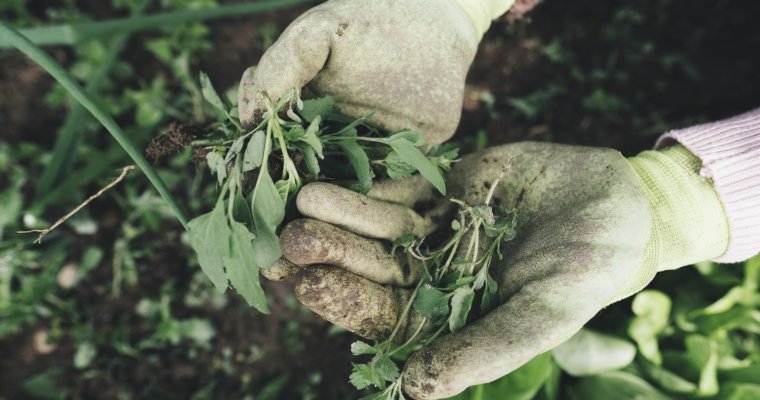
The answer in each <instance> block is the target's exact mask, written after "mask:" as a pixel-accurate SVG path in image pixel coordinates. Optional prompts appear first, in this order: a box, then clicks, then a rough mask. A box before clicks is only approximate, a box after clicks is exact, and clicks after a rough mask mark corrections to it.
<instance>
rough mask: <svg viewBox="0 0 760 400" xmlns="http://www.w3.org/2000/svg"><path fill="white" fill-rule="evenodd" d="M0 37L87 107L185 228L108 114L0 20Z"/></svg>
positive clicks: (164, 189) (168, 198) (158, 179)
mask: <svg viewBox="0 0 760 400" xmlns="http://www.w3.org/2000/svg"><path fill="white" fill-rule="evenodd" d="M0 37H2V38H3V39H4V40H6V41H8V42H9V43H10V44H11V45H13V47H15V48H17V49H18V50H19V51H21V52H22V53H24V54H26V55H27V56H28V57H29V58H31V59H32V60H33V61H34V62H36V63H37V64H39V65H40V66H41V67H42V68H43V69H44V70H45V71H47V73H49V74H50V75H52V76H53V78H55V80H57V81H58V83H60V84H61V86H63V87H64V88H65V89H66V90H67V91H68V92H69V94H71V96H72V97H74V98H75V99H76V100H77V101H78V102H79V103H80V104H82V106H84V108H86V109H87V110H88V111H89V112H90V113H91V114H92V115H93V116H94V117H95V118H96V119H97V120H98V122H100V123H101V124H102V125H103V126H104V127H105V128H106V129H107V130H108V132H109V133H110V134H111V136H113V138H114V139H115V140H116V142H117V143H119V145H120V146H121V147H122V148H123V149H124V151H125V152H126V153H127V154H128V155H129V157H130V158H132V160H133V161H134V162H135V164H137V166H138V167H139V168H140V169H141V170H142V171H143V173H144V174H145V176H146V177H147V178H148V180H149V181H150V183H151V184H153V186H154V187H155V188H156V190H157V191H158V193H159V194H160V195H161V197H162V198H163V199H164V201H165V202H166V204H167V205H168V206H169V208H171V210H172V211H173V212H174V215H175V216H176V217H177V219H178V220H179V221H180V222H181V223H182V226H184V227H185V229H187V218H185V216H184V214H183V213H182V211H181V210H180V208H179V206H178V205H177V203H176V202H175V201H174V198H173V197H172V195H171V193H170V192H169V189H168V188H167V187H166V184H165V183H164V181H163V180H161V177H160V176H158V174H157V173H156V171H155V170H154V169H153V167H152V166H151V165H150V163H148V160H146V159H145V157H143V155H142V153H141V152H140V151H139V150H137V149H136V148H135V147H134V146H133V145H132V143H130V142H129V140H127V137H126V135H125V134H124V132H123V131H122V130H121V128H119V125H117V124H116V121H114V120H113V118H111V116H110V115H108V114H107V113H105V112H104V111H103V110H101V109H100V107H98V106H97V104H95V102H94V101H93V100H92V98H90V96H89V95H87V93H85V92H84V90H82V87H81V86H79V84H77V83H76V82H75V81H74V79H73V78H72V77H71V76H69V74H68V73H67V72H66V70H64V69H63V67H61V65H60V64H58V63H57V62H56V61H55V60H53V58H51V57H50V56H49V55H48V54H47V53H45V52H44V51H42V49H40V48H39V47H37V46H36V45H35V44H34V43H32V42H30V41H29V40H28V39H27V38H25V37H24V36H22V35H21V34H20V33H18V32H17V31H16V30H15V29H13V28H11V27H9V26H8V25H6V24H5V23H4V22H2V21H0Z"/></svg>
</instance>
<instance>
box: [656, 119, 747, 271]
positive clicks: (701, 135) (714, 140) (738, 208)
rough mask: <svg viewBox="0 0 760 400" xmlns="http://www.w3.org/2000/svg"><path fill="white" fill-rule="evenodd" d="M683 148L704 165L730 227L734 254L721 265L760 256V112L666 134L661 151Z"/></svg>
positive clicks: (728, 252)
mask: <svg viewBox="0 0 760 400" xmlns="http://www.w3.org/2000/svg"><path fill="white" fill-rule="evenodd" d="M676 141H677V142H678V143H680V144H682V145H683V146H684V147H686V148H687V149H689V151H690V152H692V153H694V154H695V155H696V156H697V157H699V159H700V160H702V164H703V165H702V169H701V170H700V174H701V175H702V176H705V177H707V178H709V179H711V180H712V181H713V182H714V185H715V190H716V191H717V193H718V196H719V197H720V199H721V201H722V203H723V206H724V207H725V209H726V216H727V218H728V224H729V228H730V237H729V245H728V249H727V250H726V252H725V253H721V254H719V255H718V256H719V257H717V258H715V261H718V262H738V261H744V260H746V259H748V258H750V257H752V256H753V255H755V254H757V252H758V251H760V109H756V110H754V111H750V112H747V113H744V114H741V115H738V116H736V117H733V118H729V119H726V120H723V121H718V122H713V123H709V124H703V125H697V126H692V127H689V128H686V129H679V130H675V131H671V132H668V133H666V134H665V135H664V136H663V137H661V138H660V140H659V141H658V142H657V147H662V146H667V145H670V144H673V143H674V142H676Z"/></svg>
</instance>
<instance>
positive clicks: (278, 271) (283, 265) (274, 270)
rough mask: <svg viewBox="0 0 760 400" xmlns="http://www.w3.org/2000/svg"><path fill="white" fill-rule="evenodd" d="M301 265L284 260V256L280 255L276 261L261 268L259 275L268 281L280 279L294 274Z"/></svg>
mask: <svg viewBox="0 0 760 400" xmlns="http://www.w3.org/2000/svg"><path fill="white" fill-rule="evenodd" d="M300 270H301V267H299V266H298V265H295V264H293V263H292V262H290V261H288V260H286V259H285V258H284V257H280V259H279V260H277V262H275V263H274V264H273V265H272V266H270V267H267V268H261V270H260V271H261V275H262V276H263V277H264V278H266V279H268V280H270V281H275V282H278V281H282V280H285V279H288V278H290V277H292V276H295V275H296V274H297V273H298V272H299V271H300Z"/></svg>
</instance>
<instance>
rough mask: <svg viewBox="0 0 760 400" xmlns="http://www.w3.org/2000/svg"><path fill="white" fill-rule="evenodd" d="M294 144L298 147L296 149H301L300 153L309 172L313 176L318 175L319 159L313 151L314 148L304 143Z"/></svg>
mask: <svg viewBox="0 0 760 400" xmlns="http://www.w3.org/2000/svg"><path fill="white" fill-rule="evenodd" d="M295 145H296V147H298V150H300V151H301V154H302V155H303V161H304V163H305V164H306V169H307V170H308V171H309V173H310V174H312V175H314V176H319V172H320V168H319V160H317V155H316V153H315V152H314V148H313V147H311V146H309V145H308V144H305V143H295Z"/></svg>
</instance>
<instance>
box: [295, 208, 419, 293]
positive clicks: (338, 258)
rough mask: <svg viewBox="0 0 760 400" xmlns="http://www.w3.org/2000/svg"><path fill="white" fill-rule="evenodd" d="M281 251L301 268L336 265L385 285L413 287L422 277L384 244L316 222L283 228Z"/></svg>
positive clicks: (308, 221) (415, 267)
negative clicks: (312, 265) (313, 265)
mask: <svg viewBox="0 0 760 400" xmlns="http://www.w3.org/2000/svg"><path fill="white" fill-rule="evenodd" d="M280 249H281V250H282V254H283V255H284V256H285V258H287V259H288V260H289V261H290V262H293V263H295V264H297V265H302V266H303V265H311V264H329V265H334V266H337V267H341V268H343V269H345V270H346V271H349V272H352V273H354V274H356V275H359V276H361V277H364V278H367V279H369V280H371V281H374V282H377V283H380V284H384V285H395V286H402V287H407V286H412V285H413V284H414V283H416V282H417V281H418V280H419V278H420V276H421V274H422V271H421V270H420V268H419V266H417V265H416V263H415V264H413V266H409V264H408V263H405V262H401V261H400V260H399V259H397V258H396V257H394V256H393V255H391V254H390V252H389V251H388V248H387V247H386V246H385V245H384V244H383V243H380V242H379V241H377V240H372V239H367V238H365V237H361V236H359V235H356V234H354V233H351V232H348V231H345V230H343V229H340V228H338V227H336V226H334V225H330V224H328V223H326V222H322V221H318V220H314V219H299V220H296V221H293V222H291V223H290V224H288V225H287V226H286V227H285V228H283V230H282V233H281V234H280Z"/></svg>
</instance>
